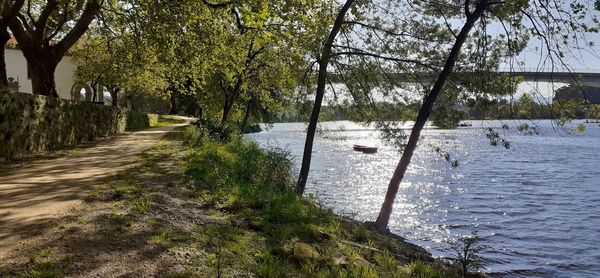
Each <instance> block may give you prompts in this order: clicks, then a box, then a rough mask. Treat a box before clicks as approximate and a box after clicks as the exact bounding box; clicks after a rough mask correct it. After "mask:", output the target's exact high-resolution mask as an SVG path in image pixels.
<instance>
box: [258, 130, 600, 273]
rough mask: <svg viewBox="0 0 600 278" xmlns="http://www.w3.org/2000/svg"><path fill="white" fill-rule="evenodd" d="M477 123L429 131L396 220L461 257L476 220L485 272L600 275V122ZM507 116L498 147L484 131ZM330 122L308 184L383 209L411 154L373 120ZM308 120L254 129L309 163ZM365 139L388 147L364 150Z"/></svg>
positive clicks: (364, 216)
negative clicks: (386, 138) (461, 244)
mask: <svg viewBox="0 0 600 278" xmlns="http://www.w3.org/2000/svg"><path fill="white" fill-rule="evenodd" d="M471 123H472V125H473V126H471V127H460V128H458V129H455V130H438V129H435V128H427V129H426V130H424V132H423V134H422V140H421V143H420V145H419V147H418V149H417V151H416V153H415V156H414V157H413V160H412V163H411V165H410V168H409V170H408V173H407V175H406V177H405V179H404V181H403V182H402V185H401V187H400V191H399V193H398V196H397V199H396V202H395V204H394V212H393V215H392V218H391V221H390V229H391V230H392V231H393V232H394V233H396V234H399V235H401V236H403V237H405V238H407V240H409V241H411V242H413V243H416V244H418V245H420V246H422V247H424V248H426V249H427V250H428V251H429V252H431V253H432V254H434V255H435V256H439V257H452V256H453V255H454V254H455V251H453V250H452V248H451V247H452V246H453V243H452V242H453V241H455V240H457V239H458V238H460V237H461V236H464V235H469V234H471V233H472V232H473V231H476V232H477V234H478V236H479V237H481V239H482V240H481V243H482V244H484V245H487V246H488V248H487V249H485V250H484V251H483V252H482V255H483V256H484V257H485V258H486V259H487V264H486V266H485V268H484V271H485V272H487V273H488V274H489V275H491V276H494V277H600V127H599V126H598V124H586V131H585V132H584V133H579V134H575V135H566V134H565V133H564V132H561V131H560V130H557V129H556V127H555V126H553V124H552V122H551V121H547V120H544V121H512V120H510V121H485V122H484V121H471ZM522 123H528V124H530V125H536V126H538V127H539V134H536V135H531V134H525V133H521V132H519V131H517V129H516V126H518V125H521V124H522ZM504 124H506V125H508V126H509V127H510V129H509V130H507V131H505V130H501V129H499V131H500V134H501V135H502V136H504V137H505V138H506V139H507V140H509V141H510V143H511V148H510V149H508V150H507V149H505V148H502V147H493V146H491V145H490V141H489V140H488V139H487V138H486V136H485V132H484V129H485V128H487V127H497V128H498V127H500V126H502V125H504ZM408 127H409V126H408V125H407V128H408ZM321 129H322V130H323V132H322V133H320V135H319V136H318V137H317V138H316V140H315V145H314V149H313V160H312V161H313V163H312V167H311V174H310V177H309V180H308V184H307V188H306V192H307V194H314V195H315V196H316V197H317V198H318V200H319V201H320V202H321V203H323V204H324V205H326V206H328V207H331V208H332V209H333V210H334V211H335V212H337V213H339V214H343V215H349V216H351V217H353V218H355V219H357V220H361V221H362V220H374V219H375V218H376V216H377V213H378V212H379V208H380V206H381V203H382V201H383V196H384V195H385V192H386V189H387V185H388V182H389V179H390V177H391V175H392V173H393V171H394V168H395V166H396V164H397V163H398V160H399V158H400V153H399V152H398V151H397V150H396V149H394V148H393V147H391V146H390V145H388V144H386V143H385V142H383V141H382V140H380V139H379V138H380V135H379V132H377V131H376V130H374V129H373V128H370V127H368V126H363V125H359V124H355V123H351V122H326V123H322V124H321ZM305 130H306V125H305V124H302V123H281V124H274V125H273V126H272V127H271V128H269V129H267V130H266V131H263V132H260V133H256V134H252V135H249V137H250V138H253V139H254V140H256V141H257V142H258V143H259V144H260V145H262V146H265V147H282V148H285V149H287V150H289V151H290V152H291V154H292V155H293V156H294V159H295V164H296V168H299V165H300V161H301V156H302V150H303V146H304V140H305ZM407 132H409V130H407ZM354 144H363V145H369V146H378V147H380V149H379V152H378V153H377V154H372V155H368V154H362V153H358V152H355V151H353V150H352V146H353V145H354ZM437 148H439V149H440V150H441V151H442V154H445V153H448V154H450V155H451V157H452V159H457V160H458V161H459V166H458V167H452V165H451V164H450V163H448V162H447V161H446V160H445V159H444V157H443V156H442V155H440V154H439V153H437V152H436V151H435V150H436V149H437ZM298 170H299V169H296V171H298Z"/></svg>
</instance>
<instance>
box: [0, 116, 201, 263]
mask: <svg viewBox="0 0 600 278" xmlns="http://www.w3.org/2000/svg"><path fill="white" fill-rule="evenodd" d="M185 120H186V123H185V124H179V125H173V126H168V127H159V128H152V129H147V130H143V131H138V132H133V133H129V134H127V135H124V136H120V137H118V138H116V139H114V140H109V141H107V142H103V143H100V144H99V145H97V146H94V147H91V148H88V149H84V150H82V151H79V152H76V153H70V154H68V155H65V156H63V157H60V158H56V159H52V160H39V161H35V162H32V163H28V164H27V165H25V166H24V167H22V168H18V169H16V170H12V171H10V172H8V173H4V174H3V176H0V260H1V259H2V257H3V254H5V253H6V252H8V251H9V250H11V249H13V248H17V247H18V246H19V243H20V242H22V241H24V240H26V239H27V238H28V237H30V236H32V235H35V234H36V231H37V230H39V228H40V227H42V226H47V225H48V224H49V223H52V220H54V219H56V218H57V217H59V216H60V215H63V214H64V213H66V212H68V211H69V210H72V209H74V208H76V207H78V206H79V205H80V204H81V203H82V202H83V200H84V198H85V197H86V196H88V195H89V191H90V189H92V188H93V187H94V186H96V185H98V183H99V182H100V181H101V180H102V179H104V178H107V177H110V176H112V175H115V174H117V173H119V172H121V171H123V170H124V169H126V168H127V167H130V166H132V165H133V164H134V162H135V161H136V159H137V155H138V154H140V153H141V152H143V151H144V150H146V149H148V148H149V147H150V146H152V145H153V144H154V143H155V142H157V141H158V140H159V139H160V138H161V137H162V136H163V135H165V134H167V133H168V132H169V131H171V130H173V129H175V128H176V127H179V126H184V125H187V124H189V123H190V122H191V121H192V120H193V119H192V118H185Z"/></svg>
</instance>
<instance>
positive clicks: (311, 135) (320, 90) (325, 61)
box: [296, 0, 355, 195]
mask: <svg viewBox="0 0 600 278" xmlns="http://www.w3.org/2000/svg"><path fill="white" fill-rule="evenodd" d="M354 1H355V0H347V1H346V3H344V5H343V6H342V8H341V9H340V11H339V13H338V15H337V17H336V19H335V22H334V24H333V27H332V28H331V33H329V37H328V38H327V41H326V42H325V45H324V46H323V50H322V51H321V57H320V59H319V76H318V80H317V90H316V94H315V104H314V105H313V109H312V113H311V114H310V121H309V123H308V130H307V131H306V142H305V143H304V154H303V155H302V168H300V175H299V176H298V183H297V184H296V192H297V193H298V194H300V195H302V194H304V189H305V188H306V180H307V179H308V173H309V172H310V162H311V159H312V148H313V143H314V140H315V134H316V132H317V123H318V122H319V114H320V113H321V105H322V103H323V97H324V96H325V86H326V83H327V66H329V61H330V60H331V54H332V53H331V49H332V47H333V42H334V41H335V38H336V37H337V35H338V34H339V32H340V30H341V29H342V24H343V23H344V17H345V16H346V13H347V12H348V10H349V9H350V7H351V6H352V4H353V3H354Z"/></svg>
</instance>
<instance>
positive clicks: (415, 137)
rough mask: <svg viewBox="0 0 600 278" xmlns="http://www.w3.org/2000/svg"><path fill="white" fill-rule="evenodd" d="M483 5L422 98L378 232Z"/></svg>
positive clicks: (385, 223)
mask: <svg viewBox="0 0 600 278" xmlns="http://www.w3.org/2000/svg"><path fill="white" fill-rule="evenodd" d="M486 6H487V5H486V4H482V3H481V2H480V4H478V5H477V8H476V9H475V11H474V12H473V13H471V14H467V21H466V22H465V24H464V26H463V27H462V29H461V31H460V33H459V34H458V36H457V37H456V41H455V42H454V46H453V47H452V50H451V51H450V54H449V55H448V58H447V60H446V63H445V65H444V69H443V70H442V72H440V74H439V75H438V78H437V79H436V81H435V84H434V86H433V88H432V89H431V92H429V93H428V94H427V96H425V100H424V101H423V105H422V106H421V109H420V111H419V114H418V116H417V120H416V122H415V125H414V127H413V128H412V132H411V134H410V137H409V139H408V143H407V145H406V147H405V149H404V152H403V153H402V157H401V158H400V162H399V163H398V166H397V167H396V170H395V171H394V175H393V176H392V179H391V180H390V183H389V185H388V190H387V193H386V195H385V200H384V202H383V205H382V206H381V210H380V212H379V216H378V217H377V220H376V221H375V228H376V229H377V230H379V231H381V232H387V226H388V223H389V221H390V216H391V214H392V209H393V205H394V201H395V199H396V194H398V189H399V188H400V183H401V182H402V179H403V178H404V175H405V174H406V170H407V169H408V165H409V164H410V161H411V159H412V156H413V154H414V152H415V149H416V148H417V142H418V141H419V137H420V136H421V131H422V130H423V127H424V126H425V123H426V122H427V119H428V118H429V115H430V114H431V111H432V109H433V104H434V103H435V100H436V99H437V97H438V96H439V95H440V93H441V92H442V90H443V88H444V85H445V83H446V80H447V79H448V77H449V76H450V74H451V73H452V71H453V69H454V65H455V64H456V60H457V59H458V56H459V55H460V51H461V48H462V46H463V44H464V43H465V41H466V40H467V38H468V37H469V32H470V31H471V29H472V28H473V26H474V25H475V23H476V22H477V21H478V20H479V18H480V17H481V15H482V14H483V12H484V11H485V7H486Z"/></svg>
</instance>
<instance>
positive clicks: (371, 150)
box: [354, 145, 379, 153]
mask: <svg viewBox="0 0 600 278" xmlns="http://www.w3.org/2000/svg"><path fill="white" fill-rule="evenodd" d="M378 149H379V148H377V147H367V146H362V145H354V150H355V151H357V152H362V153H377V150H378Z"/></svg>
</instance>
